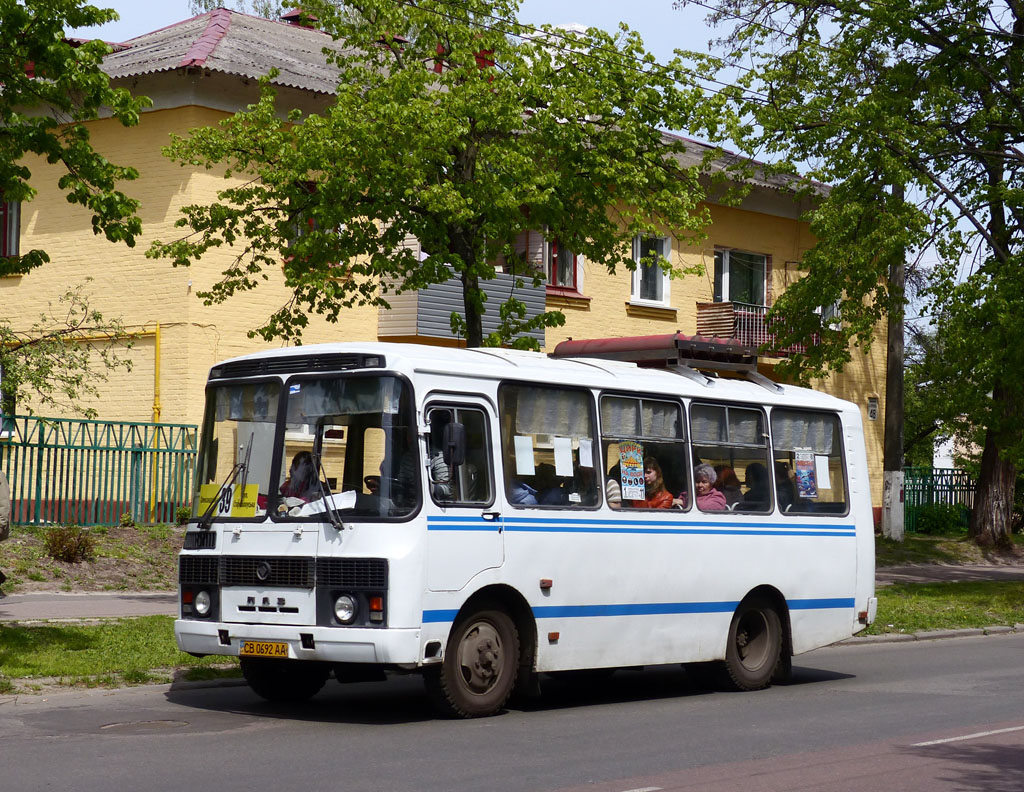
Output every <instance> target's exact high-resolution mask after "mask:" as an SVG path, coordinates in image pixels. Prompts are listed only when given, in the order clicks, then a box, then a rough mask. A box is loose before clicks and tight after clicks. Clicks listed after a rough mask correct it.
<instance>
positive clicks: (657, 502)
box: [630, 457, 672, 509]
mask: <svg viewBox="0 0 1024 792" xmlns="http://www.w3.org/2000/svg"><path fill="white" fill-rule="evenodd" d="M644 494H645V495H646V496H647V497H646V498H645V499H644V500H635V501H630V505H631V506H632V507H633V508H634V509H671V508H672V493H671V492H669V491H668V490H667V489H665V479H664V477H663V476H662V475H661V465H659V464H658V460H657V459H655V458H654V457H645V458H644Z"/></svg>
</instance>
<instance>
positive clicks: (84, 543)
mask: <svg viewBox="0 0 1024 792" xmlns="http://www.w3.org/2000/svg"><path fill="white" fill-rule="evenodd" d="M95 550H96V542H95V540H94V539H93V538H92V536H90V535H89V532H88V531H86V530H85V529H84V528H80V527H79V526H77V525H57V526H54V527H53V528H50V529H49V530H48V531H47V532H46V554H47V555H48V556H50V557H51V558H54V559H56V560H57V561H64V562H66V563H68V564H77V563H78V562H80V561H89V560H91V559H92V557H93V553H94V552H95Z"/></svg>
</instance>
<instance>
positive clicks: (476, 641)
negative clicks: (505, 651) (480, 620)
mask: <svg viewBox="0 0 1024 792" xmlns="http://www.w3.org/2000/svg"><path fill="white" fill-rule="evenodd" d="M459 659H460V666H461V668H462V677H463V679H464V680H465V682H466V684H467V686H468V687H469V688H470V690H472V691H473V692H475V693H485V692H486V691H488V690H489V689H490V688H491V687H492V686H493V685H494V683H495V682H496V681H497V679H498V677H499V676H500V675H501V670H502V654H501V644H500V642H499V640H498V634H497V632H496V631H495V629H494V628H493V627H492V626H491V625H490V624H476V625H473V627H472V628H471V629H470V630H469V631H468V632H467V633H466V637H465V638H464V639H463V641H462V650H461V652H460V653H459Z"/></svg>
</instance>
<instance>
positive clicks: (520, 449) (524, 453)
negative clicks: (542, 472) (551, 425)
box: [515, 435, 537, 476]
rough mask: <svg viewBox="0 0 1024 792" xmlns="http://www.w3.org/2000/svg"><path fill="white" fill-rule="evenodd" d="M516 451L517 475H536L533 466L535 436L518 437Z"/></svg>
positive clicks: (516, 438)
mask: <svg viewBox="0 0 1024 792" xmlns="http://www.w3.org/2000/svg"><path fill="white" fill-rule="evenodd" d="M515 450H516V475H517V476H532V475H534V473H536V472H537V471H536V469H535V468H534V466H533V436H532V435H516V437H515Z"/></svg>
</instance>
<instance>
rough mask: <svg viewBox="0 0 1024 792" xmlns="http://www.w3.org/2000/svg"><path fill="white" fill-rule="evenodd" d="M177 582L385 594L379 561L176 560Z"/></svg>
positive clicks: (385, 582)
mask: <svg viewBox="0 0 1024 792" xmlns="http://www.w3.org/2000/svg"><path fill="white" fill-rule="evenodd" d="M178 581H179V582H180V583H183V584H207V585H216V584H220V585H222V586H291V587H295V588H313V585H314V581H315V583H316V584H318V585H321V586H331V587H332V588H347V589H361V590H366V591H387V587H388V562H387V560H385V559H383V558H320V559H315V560H314V559H313V558H306V557H299V558H294V557H289V556H283V557H281V556H192V555H183V556H179V557H178Z"/></svg>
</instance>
